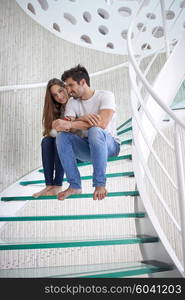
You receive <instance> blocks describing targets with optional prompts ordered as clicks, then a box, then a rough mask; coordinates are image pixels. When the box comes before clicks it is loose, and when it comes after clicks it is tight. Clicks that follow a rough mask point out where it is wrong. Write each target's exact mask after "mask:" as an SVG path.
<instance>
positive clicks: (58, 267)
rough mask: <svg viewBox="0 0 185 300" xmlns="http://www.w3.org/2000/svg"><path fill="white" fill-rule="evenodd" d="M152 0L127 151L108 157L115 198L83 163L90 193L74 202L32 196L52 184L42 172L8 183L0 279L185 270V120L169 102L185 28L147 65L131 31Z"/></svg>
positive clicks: (179, 72)
mask: <svg viewBox="0 0 185 300" xmlns="http://www.w3.org/2000/svg"><path fill="white" fill-rule="evenodd" d="M162 2H163V1H162ZM144 3H145V1H143V3H141V5H140V7H139V8H138V11H137V13H136V15H135V17H134V18H133V19H132V22H131V24H130V26H129V30H128V36H127V41H128V56H129V60H128V61H129V72H130V81H131V105H132V111H133V115H132V117H131V118H130V119H129V120H127V121H125V122H124V123H123V124H121V125H120V126H119V127H118V128H117V131H118V135H119V136H120V139H121V151H120V154H119V156H118V157H111V158H109V159H108V166H107V173H106V176H107V188H108V195H107V197H106V199H104V200H103V201H93V199H92V192H93V190H92V187H91V180H92V176H91V174H92V165H91V163H90V162H89V163H79V164H78V165H79V168H80V173H81V179H82V182H83V194H81V195H73V196H70V197H69V198H67V199H66V200H65V201H58V200H57V198H56V197H55V196H42V197H40V198H38V199H34V198H32V196H31V195H32V193H33V192H35V190H38V187H40V186H42V185H43V184H44V179H43V170H42V169H40V168H39V169H37V170H34V171H33V172H32V173H30V174H28V175H26V176H24V177H23V178H22V179H21V180H19V181H18V182H16V183H15V184H14V185H12V186H11V187H9V188H8V189H7V190H5V191H4V192H3V193H2V194H1V203H0V208H1V217H0V230H1V232H0V239H1V240H0V256H1V260H0V262H1V267H0V277H59V278H60V277H61V278H64V277H73V278H78V277H88V278H95V277H96V278H101V277H103V278H110V277H112V278H113V277H114V278H116V277H117V278H121V277H139V276H146V277H184V276H185V275H184V261H185V232H184V228H185V224H184V222H185V221H184V220H185V199H184V195H185V172H184V160H183V157H184V156H183V154H184V150H185V148H184V146H185V136H184V129H185V125H184V121H183V119H182V116H179V115H177V114H176V113H175V112H174V111H173V110H172V109H171V108H170V105H171V103H172V102H173V100H174V97H175V95H176V94H177V92H178V89H179V87H180V85H181V84H182V82H183V80H184V78H185V71H184V70H185V60H184V49H185V32H184V31H183V32H182V35H181V37H180V38H179V41H178V43H177V44H176V43H174V40H173V39H172V43H171V40H170V43H169V44H167V42H166V44H165V47H164V46H163V47H162V48H160V49H158V50H157V51H155V52H154V53H151V55H150V59H151V60H150V62H149V63H148V64H147V67H146V68H145V70H143V67H142V60H141V57H139V58H138V56H137V55H136V56H135V55H134V52H133V51H134V50H133V49H134V47H133V45H132V42H133V41H132V33H133V32H135V29H134V27H136V26H137V24H138V22H137V18H138V17H139V16H140V13H141V11H142V9H143V7H144ZM182 8H183V7H182ZM164 24H165V22H164ZM164 28H165V26H164ZM164 32H165V30H164ZM147 45H148V44H147V43H146V45H145V46H146V47H145V48H146V51H147V48H148V46H147ZM148 50H150V49H148ZM165 50H166V52H165ZM165 53H167V58H166V61H165V63H164V65H163V66H162V68H161V70H160V71H159V72H158V74H157V75H156V77H155V78H154V79H153V81H152V82H151V80H150V82H149V79H148V78H149V73H150V68H151V67H152V65H153V64H154V63H155V60H156V59H157V57H158V55H159V54H162V55H165ZM174 74H175V76H174ZM166 114H168V116H169V117H170V122H169V123H166V122H165V121H164V119H165V116H166ZM161 147H163V149H164V150H162V148H161ZM66 184H67V183H66V180H65V182H64V187H65V185H66ZM66 186H67V185H66ZM125 257H126V259H125Z"/></svg>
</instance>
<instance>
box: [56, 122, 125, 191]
mask: <svg viewBox="0 0 185 300" xmlns="http://www.w3.org/2000/svg"><path fill="white" fill-rule="evenodd" d="M56 145H57V150H58V154H59V157H60V160H61V163H62V166H63V168H64V170H65V173H66V177H67V180H68V182H69V187H70V188H74V189H80V188H81V179H80V173H79V171H78V167H77V162H76V159H78V160H81V161H91V162H92V164H93V186H94V187H97V186H105V184H106V176H105V174H106V166H107V158H108V157H110V156H117V155H118V154H119V151H120V144H119V143H117V142H116V141H115V140H114V138H113V137H112V136H111V135H110V133H108V132H107V131H106V130H103V129H102V128H99V127H91V128H89V129H88V137H87V138H81V137H79V136H78V135H75V134H73V133H71V132H61V133H59V134H58V135H57V137H56Z"/></svg>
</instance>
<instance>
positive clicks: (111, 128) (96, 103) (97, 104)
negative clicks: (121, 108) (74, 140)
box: [64, 90, 120, 143]
mask: <svg viewBox="0 0 185 300" xmlns="http://www.w3.org/2000/svg"><path fill="white" fill-rule="evenodd" d="M102 109H112V110H114V111H115V113H114V114H113V117H112V119H111V120H110V122H109V124H108V125H107V127H106V128H105V130H106V131H108V132H109V133H110V134H111V135H112V136H113V137H114V139H115V140H116V141H117V142H118V143H120V140H119V137H118V136H117V131H116V103H115V97H114V94H113V93H112V92H110V91H103V90H102V91H101V90H96V91H95V92H94V95H93V96H92V97H91V98H90V99H88V100H80V99H74V98H70V99H69V101H68V103H67V104H66V107H65V113H64V115H65V116H68V117H75V118H78V117H81V116H84V115H87V114H91V113H95V114H98V113H99V111H100V110H102ZM82 132H83V137H87V130H83V131H82Z"/></svg>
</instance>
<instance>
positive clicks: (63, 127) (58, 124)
mask: <svg viewBox="0 0 185 300" xmlns="http://www.w3.org/2000/svg"><path fill="white" fill-rule="evenodd" d="M52 128H54V129H56V131H67V132H68V131H70V129H71V122H70V121H65V120H61V119H57V120H55V121H53V122H52Z"/></svg>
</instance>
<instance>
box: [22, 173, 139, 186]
mask: <svg viewBox="0 0 185 300" xmlns="http://www.w3.org/2000/svg"><path fill="white" fill-rule="evenodd" d="M122 176H128V177H134V172H132V171H130V172H122V173H110V174H106V177H107V178H113V177H122ZM80 178H81V180H89V179H92V178H93V177H92V176H81V177H80ZM64 181H67V179H66V178H64ZM40 183H45V180H32V181H20V182H19V184H20V185H29V184H40Z"/></svg>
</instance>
